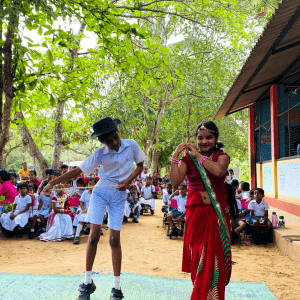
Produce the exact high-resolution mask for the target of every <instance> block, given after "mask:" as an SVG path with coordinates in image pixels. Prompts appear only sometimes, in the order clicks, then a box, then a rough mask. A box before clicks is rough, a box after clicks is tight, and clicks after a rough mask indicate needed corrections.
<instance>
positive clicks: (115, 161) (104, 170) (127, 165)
mask: <svg viewBox="0 0 300 300" xmlns="http://www.w3.org/2000/svg"><path fill="white" fill-rule="evenodd" d="M145 158H146V155H145V154H144V152H143V151H142V149H141V148H140V146H139V145H138V143H137V142H136V141H135V140H129V139H128V140H127V139H121V146H120V149H119V151H118V152H116V151H115V150H112V149H110V148H108V147H107V146H103V147H101V148H99V149H97V150H96V151H95V152H94V153H93V154H92V155H91V156H89V157H88V158H87V159H86V160H85V161H84V162H83V163H82V164H81V165H80V166H79V168H80V169H81V170H82V171H83V172H84V173H85V174H91V173H93V172H94V171H95V169H96V167H97V166H100V168H99V172H98V176H99V177H100V180H99V181H98V182H97V184H96V187H97V186H105V185H116V184H117V183H119V182H120V181H122V180H126V179H127V178H128V177H129V176H130V175H131V174H132V172H133V169H134V165H133V163H134V162H135V163H136V164H138V163H140V162H142V161H143V160H144V159H145ZM126 198H127V193H126V191H120V190H118V189H116V188H114V187H103V188H95V189H93V193H92V197H91V200H90V206H89V209H88V213H87V218H86V221H87V222H89V223H92V224H98V225H102V222H103V217H104V215H105V213H106V207H107V206H108V224H107V225H108V227H109V228H111V229H113V230H118V231H120V230H121V228H122V223H123V213H124V206H125V201H126Z"/></svg>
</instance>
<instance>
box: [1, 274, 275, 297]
mask: <svg viewBox="0 0 300 300" xmlns="http://www.w3.org/2000/svg"><path fill="white" fill-rule="evenodd" d="M112 278H113V275H112V274H102V275H94V276H93V280H94V282H95V284H96V285H97V289H96V291H95V293H94V294H93V295H92V296H91V300H107V299H108V297H109V293H110V289H111V285H112ZM81 282H82V276H80V275H49V274H47V275H44V274H40V275H33V274H10V273H8V274H7V273H0V286H1V290H0V299H3V300H19V299H30V300H41V299H47V300H58V299H70V300H73V299H76V297H77V294H78V293H77V288H78V285H79V284H80V283H81ZM122 289H123V293H124V296H125V299H128V300H154V299H155V300H179V299H180V300H188V299H189V296H190V293H191V290H192V284H191V282H190V281H189V280H184V279H171V278H166V277H153V276H147V275H140V274H130V273H125V274H122ZM241 299H253V300H269V299H270V300H275V299H277V298H276V297H275V296H274V295H273V294H272V293H271V292H270V290H269V289H268V287H267V286H266V285H265V284H264V283H262V282H240V281H232V282H230V284H229V286H228V287H227V288H226V300H241Z"/></svg>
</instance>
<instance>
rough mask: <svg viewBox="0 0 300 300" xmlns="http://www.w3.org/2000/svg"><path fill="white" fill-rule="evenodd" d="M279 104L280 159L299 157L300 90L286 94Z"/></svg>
mask: <svg viewBox="0 0 300 300" xmlns="http://www.w3.org/2000/svg"><path fill="white" fill-rule="evenodd" d="M284 95H285V97H284V98H283V99H282V100H280V101H279V102H278V129H279V130H278V134H279V157H280V158H283V157H291V156H295V155H297V146H298V144H300V88H296V89H295V88H293V89H292V90H291V91H288V92H286V93H285V94H284Z"/></svg>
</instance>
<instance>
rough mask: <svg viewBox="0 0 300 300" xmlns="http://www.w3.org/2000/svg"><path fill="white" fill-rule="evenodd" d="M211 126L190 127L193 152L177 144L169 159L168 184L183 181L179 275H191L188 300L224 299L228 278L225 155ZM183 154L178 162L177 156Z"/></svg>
mask: <svg viewBox="0 0 300 300" xmlns="http://www.w3.org/2000/svg"><path fill="white" fill-rule="evenodd" d="M218 137H219V130H218V128H217V126H216V125H215V124H214V123H213V122H211V121H207V122H203V123H200V124H199V125H198V126H197V128H196V138H197V146H198V149H197V147H196V146H195V145H194V144H192V143H182V144H180V145H179V146H178V147H177V149H176V150H175V152H174V155H173V157H172V159H171V161H172V165H171V174H170V177H171V183H172V185H173V186H179V185H180V183H181V182H182V180H183V179H184V177H185V176H186V177H187V180H188V187H189V190H188V197H187V203H186V227H185V235H184V246H183V262H182V271H183V272H189V273H191V279H192V282H193V285H194V287H193V292H192V295H191V300H196V299H197V300H207V299H219V300H221V299H225V286H226V285H227V284H228V283H229V281H230V276H231V250H230V239H231V237H230V218H229V206H228V204H227V191H226V188H225V183H224V182H225V177H226V171H227V169H228V165H229V162H230V160H229V156H228V155H227V154H226V153H224V152H223V150H222V149H221V147H222V146H223V145H222V143H219V142H218ZM184 150H187V151H189V152H188V153H186V154H185V155H184V156H183V157H182V158H181V160H180V161H178V156H179V154H180V153H181V152H183V151H184Z"/></svg>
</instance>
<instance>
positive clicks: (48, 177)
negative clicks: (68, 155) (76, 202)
mask: <svg viewBox="0 0 300 300" xmlns="http://www.w3.org/2000/svg"><path fill="white" fill-rule="evenodd" d="M54 173H55V171H54V170H53V169H46V171H45V176H46V180H43V181H42V183H41V184H40V185H39V187H38V194H39V195H40V194H41V192H42V190H43V187H44V186H45V184H44V183H45V181H47V182H49V181H51V180H53V178H54Z"/></svg>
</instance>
